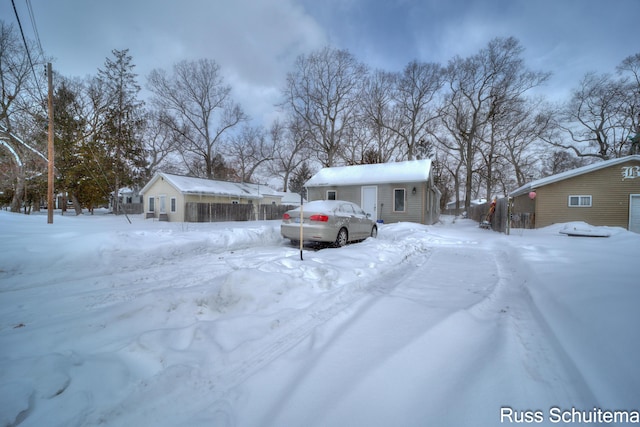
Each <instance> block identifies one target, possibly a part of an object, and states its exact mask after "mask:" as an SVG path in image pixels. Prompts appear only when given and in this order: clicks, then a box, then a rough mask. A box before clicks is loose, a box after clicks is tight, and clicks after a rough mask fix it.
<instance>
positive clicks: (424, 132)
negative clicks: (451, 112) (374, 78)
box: [390, 61, 444, 160]
mask: <svg viewBox="0 0 640 427" xmlns="http://www.w3.org/2000/svg"><path fill="white" fill-rule="evenodd" d="M443 76H444V74H443V69H442V67H441V66H440V65H439V64H435V63H419V62H417V61H412V62H410V63H409V64H408V65H407V66H406V67H405V68H404V71H403V72H402V73H401V74H400V75H399V76H398V78H397V81H396V87H395V90H394V92H393V99H394V102H395V114H396V115H397V121H395V123H394V126H391V127H390V129H391V130H394V131H395V132H396V133H397V134H398V136H399V137H400V138H401V140H402V141H403V142H404V147H405V150H406V158H407V159H408V160H413V159H414V158H415V157H416V155H417V152H418V151H422V153H421V154H422V156H423V157H429V156H430V155H431V154H432V148H431V147H428V146H425V144H426V143H427V142H428V141H429V139H430V135H432V134H433V133H434V131H435V129H434V128H435V124H436V120H437V119H438V111H437V108H436V105H435V102H434V101H435V99H436V96H437V94H438V93H439V91H440V89H441V88H442V87H443V84H444V80H443ZM396 126H397V127H396ZM420 146H421V147H420Z"/></svg>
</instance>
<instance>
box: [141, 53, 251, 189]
mask: <svg viewBox="0 0 640 427" xmlns="http://www.w3.org/2000/svg"><path fill="white" fill-rule="evenodd" d="M148 87H149V89H150V90H151V92H152V93H153V95H154V96H153V103H154V104H155V105H156V106H158V107H159V108H160V109H161V110H162V111H164V112H165V113H166V114H168V115H170V116H171V117H173V119H174V121H173V123H174V125H173V126H174V130H175V131H176V132H178V133H179V135H180V138H179V140H178V144H179V149H180V150H181V152H182V155H183V156H185V162H186V163H187V164H190V163H192V164H198V163H200V164H202V165H203V167H204V174H205V176H206V178H214V171H215V165H216V161H217V159H219V154H220V153H219V150H218V145H220V141H221V140H222V138H223V136H225V135H226V134H227V133H229V131H230V130H232V129H234V128H236V127H237V126H238V125H240V124H242V123H243V122H246V121H247V120H248V117H247V115H246V114H245V113H244V112H243V110H242V108H241V107H240V105H238V104H237V103H234V102H233V100H232V98H231V86H229V85H226V84H225V83H224V81H223V77H222V75H221V72H220V67H219V66H218V64H217V63H216V62H215V61H213V60H209V59H200V60H198V61H181V62H178V63H177V64H175V65H174V67H173V73H172V74H171V75H168V74H167V73H166V71H164V70H160V69H156V70H153V71H152V72H151V73H150V75H149V77H148Z"/></svg>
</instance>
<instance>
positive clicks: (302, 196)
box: [300, 191, 304, 261]
mask: <svg viewBox="0 0 640 427" xmlns="http://www.w3.org/2000/svg"><path fill="white" fill-rule="evenodd" d="M303 205H304V191H301V192H300V261H304V259H303V258H302V246H303V242H302V237H303V233H302V223H303V222H304V214H303V207H302V206H303Z"/></svg>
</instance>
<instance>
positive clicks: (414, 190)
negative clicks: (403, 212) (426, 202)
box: [411, 187, 417, 196]
mask: <svg viewBox="0 0 640 427" xmlns="http://www.w3.org/2000/svg"><path fill="white" fill-rule="evenodd" d="M416 192H417V190H416V187H413V190H411V194H413V195H414V196H415V195H416Z"/></svg>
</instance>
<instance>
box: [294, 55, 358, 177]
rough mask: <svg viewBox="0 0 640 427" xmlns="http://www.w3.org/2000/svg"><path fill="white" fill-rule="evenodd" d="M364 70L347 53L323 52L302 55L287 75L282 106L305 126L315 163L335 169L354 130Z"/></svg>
mask: <svg viewBox="0 0 640 427" xmlns="http://www.w3.org/2000/svg"><path fill="white" fill-rule="evenodd" d="M366 75H367V67H366V66H365V65H364V64H362V63H360V62H358V61H357V60H356V58H355V57H354V56H353V55H352V54H351V53H349V52H348V51H346V50H338V49H332V48H328V47H326V48H324V49H322V50H320V51H317V52H314V53H312V54H310V55H308V56H305V55H301V56H299V57H298V58H297V60H296V63H295V70H294V71H293V72H291V73H289V74H288V75H287V83H286V86H285V88H284V89H283V97H284V105H285V106H286V107H287V108H288V109H289V111H290V112H291V114H292V115H293V116H294V117H296V118H299V119H300V121H301V122H302V123H304V125H305V127H306V130H305V133H306V135H307V136H308V138H309V139H310V142H311V146H312V148H313V149H314V151H315V152H316V155H317V158H318V160H319V161H320V162H321V163H322V164H323V165H324V166H335V164H336V163H337V161H338V159H339V157H340V154H341V149H342V144H343V143H344V142H345V140H346V138H347V136H348V134H349V132H350V128H351V127H353V126H355V121H356V118H357V113H358V108H359V102H360V100H359V98H360V94H361V89H362V83H363V81H364V79H365V77H366Z"/></svg>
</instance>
